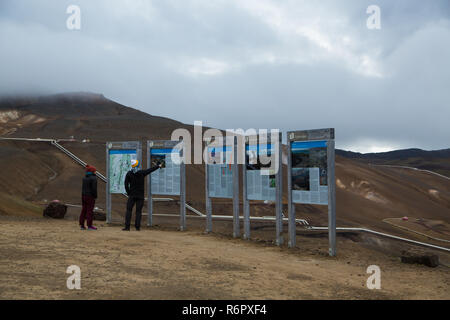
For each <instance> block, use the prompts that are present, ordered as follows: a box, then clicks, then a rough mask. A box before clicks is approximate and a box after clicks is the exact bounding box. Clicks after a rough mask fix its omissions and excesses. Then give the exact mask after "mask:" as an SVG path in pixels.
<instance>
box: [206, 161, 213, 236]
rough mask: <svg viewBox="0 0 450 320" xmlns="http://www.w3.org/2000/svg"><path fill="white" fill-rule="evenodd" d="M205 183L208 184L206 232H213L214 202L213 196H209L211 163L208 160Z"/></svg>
mask: <svg viewBox="0 0 450 320" xmlns="http://www.w3.org/2000/svg"><path fill="white" fill-rule="evenodd" d="M205 185H206V188H205V190H206V195H205V196H206V198H205V199H206V202H205V205H206V232H207V233H209V232H212V206H211V205H212V204H211V198H210V197H209V165H208V162H207V161H206V164H205Z"/></svg>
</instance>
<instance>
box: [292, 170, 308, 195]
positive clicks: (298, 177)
mask: <svg viewBox="0 0 450 320" xmlns="http://www.w3.org/2000/svg"><path fill="white" fill-rule="evenodd" d="M309 189H310V187H309V168H292V190H300V191H309Z"/></svg>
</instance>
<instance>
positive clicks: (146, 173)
mask: <svg viewBox="0 0 450 320" xmlns="http://www.w3.org/2000/svg"><path fill="white" fill-rule="evenodd" d="M159 168H161V165H157V166H154V167H151V168H148V169H147V170H142V172H143V173H144V176H147V175H149V174H150V173H152V172H153V171H156V170H158V169H159Z"/></svg>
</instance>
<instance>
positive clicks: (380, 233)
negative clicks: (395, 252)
mask: <svg viewBox="0 0 450 320" xmlns="http://www.w3.org/2000/svg"><path fill="white" fill-rule="evenodd" d="M308 229H310V230H328V227H313V226H310V227H308ZM336 230H341V231H358V232H367V233H372V234H376V235H378V236H382V237H386V238H391V239H396V240H401V241H405V242H409V243H413V244H417V245H420V246H424V247H429V248H433V249H438V250H443V251H447V252H450V249H449V248H444V247H440V246H435V245H433V244H429V243H425V242H420V241H415V240H411V239H407V238H402V237H397V236H394V235H391V234H387V233H383V232H378V231H374V230H370V229H366V228H343V227H338V228H336Z"/></svg>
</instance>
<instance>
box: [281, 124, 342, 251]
mask: <svg viewBox="0 0 450 320" xmlns="http://www.w3.org/2000/svg"><path fill="white" fill-rule="evenodd" d="M318 140H322V141H326V145H327V170H328V171H327V184H328V241H329V254H330V256H332V257H334V256H336V182H335V151H334V147H335V142H334V141H335V133H334V128H328V129H316V130H302V131H289V132H288V133H287V143H288V174H287V179H288V210H289V244H288V245H289V247H290V248H293V247H295V245H296V225H295V203H294V202H293V201H292V180H291V179H292V153H291V144H292V142H295V141H318Z"/></svg>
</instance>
